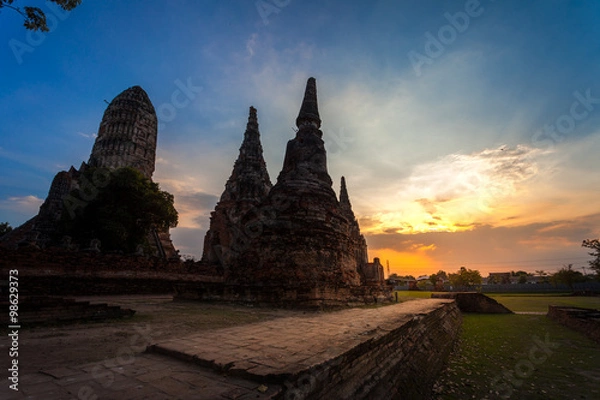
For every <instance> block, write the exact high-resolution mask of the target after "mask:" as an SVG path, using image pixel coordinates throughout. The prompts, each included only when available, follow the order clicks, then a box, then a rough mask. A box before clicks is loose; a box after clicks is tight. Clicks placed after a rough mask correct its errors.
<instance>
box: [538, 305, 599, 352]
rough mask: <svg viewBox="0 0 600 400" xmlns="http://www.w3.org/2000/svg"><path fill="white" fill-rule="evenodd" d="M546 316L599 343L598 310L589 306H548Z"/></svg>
mask: <svg viewBox="0 0 600 400" xmlns="http://www.w3.org/2000/svg"><path fill="white" fill-rule="evenodd" d="M547 315H548V317H549V318H552V319H553V320H555V321H557V322H558V323H560V324H562V325H564V326H566V327H568V328H571V329H573V330H576V331H578V332H581V333H583V334H584V335H586V336H587V337H589V338H590V339H592V340H593V341H595V342H597V343H600V311H599V310H594V309H591V308H579V307H561V306H548V314H547Z"/></svg>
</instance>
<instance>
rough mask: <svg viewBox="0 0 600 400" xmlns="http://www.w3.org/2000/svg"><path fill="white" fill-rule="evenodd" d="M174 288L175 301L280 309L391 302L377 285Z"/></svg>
mask: <svg viewBox="0 0 600 400" xmlns="http://www.w3.org/2000/svg"><path fill="white" fill-rule="evenodd" d="M174 287H175V290H176V293H175V299H176V300H197V301H209V302H231V303H240V304H253V305H258V306H270V307H282V308H303V309H328V308H329V309H330V308H341V307H349V306H359V305H364V304H379V303H389V302H391V301H392V294H391V289H389V288H387V287H379V286H360V287H352V288H349V287H343V288H333V287H328V286H323V287H316V288H315V287H301V286H292V285H288V286H283V285H282V286H268V285H263V286H259V285H254V286H252V285H228V284H222V283H214V282H185V283H178V284H176V285H174Z"/></svg>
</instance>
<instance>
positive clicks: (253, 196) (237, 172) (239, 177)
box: [221, 106, 271, 201]
mask: <svg viewBox="0 0 600 400" xmlns="http://www.w3.org/2000/svg"><path fill="white" fill-rule="evenodd" d="M256 114H257V113H256V108H254V107H252V106H251V107H250V111H249V114H248V123H247V124H246V131H245V132H244V141H243V142H242V145H241V146H240V154H239V156H238V158H237V160H236V161H235V164H234V166H233V172H232V173H231V176H230V177H229V180H228V181H227V183H226V184H225V191H224V192H223V195H222V196H221V200H256V201H259V200H261V199H262V198H263V197H264V196H266V195H267V193H268V192H269V190H270V189H271V179H270V178H269V173H268V171H267V166H266V163H265V160H264V158H263V148H262V144H261V143H260V132H259V130H258V117H257V116H256Z"/></svg>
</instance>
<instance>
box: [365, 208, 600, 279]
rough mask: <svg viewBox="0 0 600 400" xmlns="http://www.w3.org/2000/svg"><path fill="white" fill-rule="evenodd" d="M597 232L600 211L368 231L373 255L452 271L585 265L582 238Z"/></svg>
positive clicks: (405, 266) (408, 267)
mask: <svg viewBox="0 0 600 400" xmlns="http://www.w3.org/2000/svg"><path fill="white" fill-rule="evenodd" d="M597 237H600V213H596V214H592V215H586V216H582V217H578V218H572V219H564V220H560V221H554V222H547V223H533V224H528V225H524V226H514V227H507V226H504V227H492V226H490V225H481V226H476V227H474V228H473V229H471V230H468V231H460V232H425V233H415V234H409V235H407V234H401V233H388V234H384V233H379V234H367V235H366V239H367V243H368V245H369V255H370V256H371V257H373V256H378V255H380V254H386V256H387V257H391V258H389V259H390V264H391V266H392V267H393V268H395V269H396V270H398V271H400V272H402V271H403V272H402V273H407V271H414V270H419V271H429V272H430V273H431V272H432V271H434V270H437V268H443V269H445V270H446V271H449V272H453V271H454V270H457V269H458V268H460V266H462V265H465V266H467V267H469V268H474V269H479V270H481V271H482V272H485V273H488V272H494V271H495V270H519V269H523V270H525V271H531V272H533V271H535V270H536V269H546V270H557V269H559V268H560V267H561V266H562V265H563V264H570V263H573V264H574V265H575V266H581V265H586V264H587V261H588V260H589V259H590V257H589V256H588V255H587V252H586V250H585V249H584V248H582V247H581V242H582V241H583V240H584V239H592V238H597ZM409 255H412V256H411V257H413V258H410V257H409ZM415 259H418V260H420V261H419V262H415ZM411 260H412V261H411ZM425 261H426V262H427V263H429V264H423V262H425Z"/></svg>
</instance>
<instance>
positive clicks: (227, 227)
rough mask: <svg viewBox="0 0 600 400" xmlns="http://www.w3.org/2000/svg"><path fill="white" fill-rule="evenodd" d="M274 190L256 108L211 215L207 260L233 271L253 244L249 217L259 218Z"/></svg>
mask: <svg viewBox="0 0 600 400" xmlns="http://www.w3.org/2000/svg"><path fill="white" fill-rule="evenodd" d="M271 187H272V184H271V179H270V178H269V172H268V171H267V165H266V163H265V160H264V158H263V148H262V145H261V143H260V132H259V130H258V118H257V115H256V108H254V107H250V111H249V115H248V123H247V124H246V131H245V132H244V140H243V142H242V145H241V147H240V153H239V156H238V158H237V160H236V161H235V164H234V166H233V171H232V172H231V176H230V177H229V179H228V180H227V183H226V184H225V190H224V191H223V194H221V198H220V200H219V202H218V203H217V206H216V207H215V211H213V212H212V213H211V217H210V228H209V230H208V232H206V236H205V237H204V249H203V251H202V260H203V261H205V262H209V263H217V264H219V265H220V267H222V268H223V269H224V270H225V271H226V272H228V271H229V268H230V267H231V265H232V262H233V260H234V259H235V258H236V257H237V256H238V255H239V254H240V252H242V251H244V250H245V249H246V246H247V245H248V243H249V241H248V237H247V235H248V232H247V231H248V220H247V217H248V215H251V216H252V217H256V215H257V207H259V206H260V204H261V203H262V202H263V201H264V200H265V199H266V198H267V195H268V193H269V191H270V190H271Z"/></svg>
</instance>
